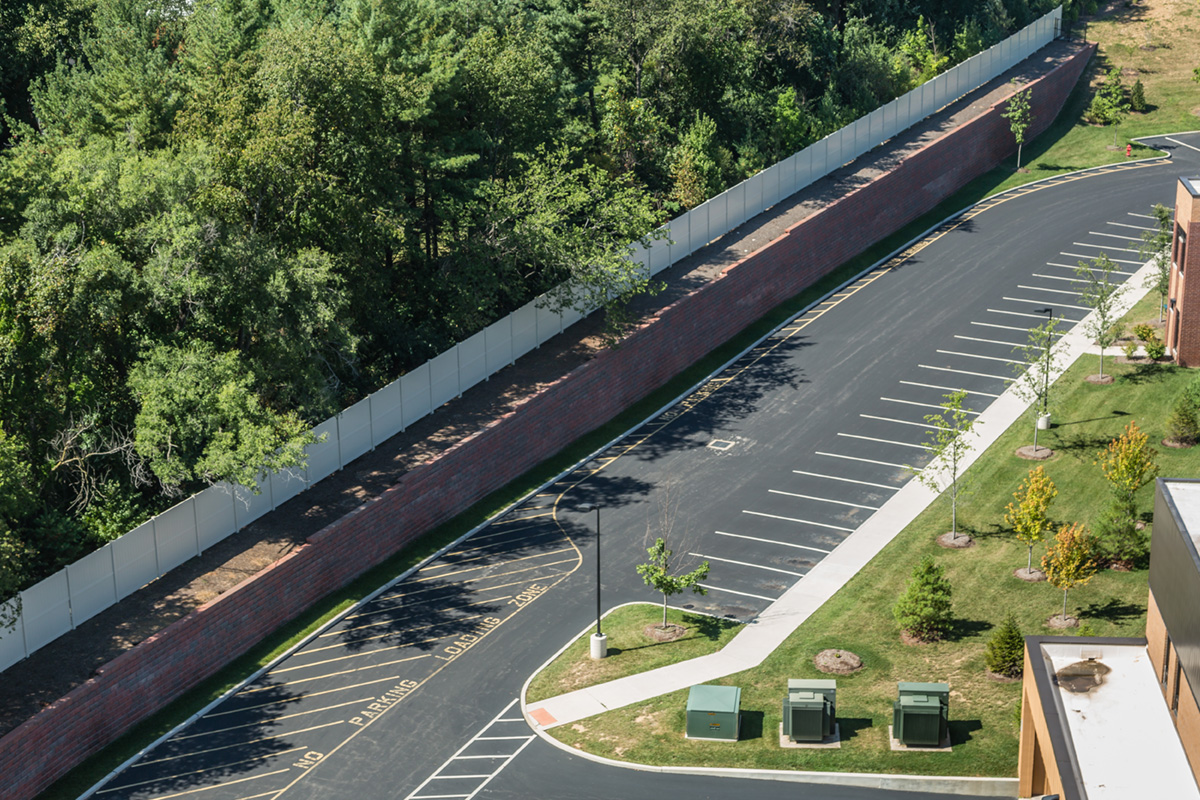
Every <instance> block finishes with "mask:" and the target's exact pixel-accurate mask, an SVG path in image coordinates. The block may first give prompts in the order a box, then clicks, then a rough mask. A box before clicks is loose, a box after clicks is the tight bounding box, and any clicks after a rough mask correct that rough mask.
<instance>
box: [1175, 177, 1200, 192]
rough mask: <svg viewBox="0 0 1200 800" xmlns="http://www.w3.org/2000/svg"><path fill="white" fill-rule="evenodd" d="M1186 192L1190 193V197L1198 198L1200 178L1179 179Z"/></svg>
mask: <svg viewBox="0 0 1200 800" xmlns="http://www.w3.org/2000/svg"><path fill="white" fill-rule="evenodd" d="M1179 180H1181V181H1183V185H1184V186H1185V187H1187V190H1188V191H1189V192H1191V193H1192V197H1200V178H1180V179H1179Z"/></svg>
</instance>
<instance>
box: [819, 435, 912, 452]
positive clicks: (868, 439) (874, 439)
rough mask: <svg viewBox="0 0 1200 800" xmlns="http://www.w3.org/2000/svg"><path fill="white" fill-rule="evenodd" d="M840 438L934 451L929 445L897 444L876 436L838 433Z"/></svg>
mask: <svg viewBox="0 0 1200 800" xmlns="http://www.w3.org/2000/svg"><path fill="white" fill-rule="evenodd" d="M838 436H845V437H846V438H847V439H862V440H863V441H864V442H879V443H880V444H894V445H896V446H897V447H912V448H916V449H917V450H932V449H933V448H932V447H930V446H929V445H927V444H912V443H910V442H897V441H894V440H892V439H879V438H877V437H875V436H860V435H859V434H857V433H838Z"/></svg>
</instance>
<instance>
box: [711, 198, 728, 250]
mask: <svg viewBox="0 0 1200 800" xmlns="http://www.w3.org/2000/svg"><path fill="white" fill-rule="evenodd" d="M729 228H730V225H729V196H728V195H726V194H719V195H717V196H716V197H714V198H712V199H711V200H709V201H708V235H709V236H710V237H712V238H711V239H710V241H711V240H712V239H716V238H719V237H720V236H721V234H723V233H725V232H726V231H728V230H729Z"/></svg>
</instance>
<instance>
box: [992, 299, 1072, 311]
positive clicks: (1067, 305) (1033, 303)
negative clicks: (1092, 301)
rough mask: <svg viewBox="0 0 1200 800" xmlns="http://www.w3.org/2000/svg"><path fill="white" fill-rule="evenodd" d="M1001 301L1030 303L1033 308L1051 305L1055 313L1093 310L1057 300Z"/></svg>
mask: <svg viewBox="0 0 1200 800" xmlns="http://www.w3.org/2000/svg"><path fill="white" fill-rule="evenodd" d="M1001 299H1003V300H1007V301H1009V302H1010V303H1028V304H1029V305H1031V306H1036V305H1039V304H1042V305H1044V304H1046V303H1050V304H1051V305H1053V306H1054V310H1055V311H1057V310H1058V309H1060V308H1073V309H1075V310H1077V311H1091V309H1090V308H1088V307H1087V306H1074V305H1071V304H1070V303H1063V302H1060V301H1058V300H1055V301H1053V302H1051V301H1049V300H1030V299H1029V298H1027V297H1004V298H1001Z"/></svg>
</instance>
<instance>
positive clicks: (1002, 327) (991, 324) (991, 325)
mask: <svg viewBox="0 0 1200 800" xmlns="http://www.w3.org/2000/svg"><path fill="white" fill-rule="evenodd" d="M993 310H994V309H991V308H989V309H988V311H993ZM996 313H998V314H1011V313H1013V312H1011V311H998V312H996ZM1017 316H1019V317H1041V314H1018V315H1017ZM971 324H972V325H978V326H979V327H981V328H998V329H1000V330H1004V331H1020V332H1021V333H1029V328H1018V327H1016V326H1015V325H998V324H996V323H995V322H972V323H971ZM1054 335H1055V336H1063V335H1064V334H1063V332H1062V331H1055V332H1054Z"/></svg>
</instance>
